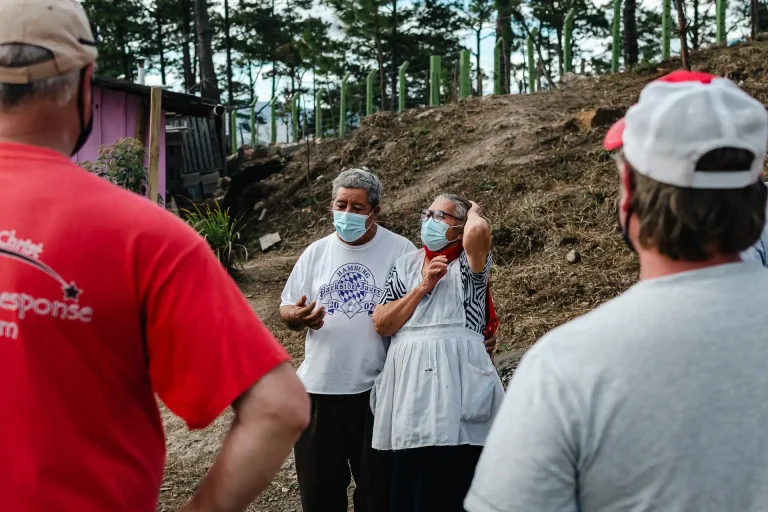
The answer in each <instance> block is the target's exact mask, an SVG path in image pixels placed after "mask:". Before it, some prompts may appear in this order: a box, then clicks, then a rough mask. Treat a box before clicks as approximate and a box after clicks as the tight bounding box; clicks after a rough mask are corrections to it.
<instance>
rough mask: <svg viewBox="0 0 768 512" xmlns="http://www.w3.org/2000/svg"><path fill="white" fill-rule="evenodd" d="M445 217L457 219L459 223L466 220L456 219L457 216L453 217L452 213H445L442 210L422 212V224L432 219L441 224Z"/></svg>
mask: <svg viewBox="0 0 768 512" xmlns="http://www.w3.org/2000/svg"><path fill="white" fill-rule="evenodd" d="M445 217H450V218H452V219H456V220H457V221H459V222H460V221H462V220H464V219H460V218H458V217H456V216H455V215H451V214H450V213H445V212H444V211H442V210H421V220H422V222H423V221H425V220H427V219H429V218H432V219H434V220H435V221H436V222H441V221H442V220H443V219H444V218H445Z"/></svg>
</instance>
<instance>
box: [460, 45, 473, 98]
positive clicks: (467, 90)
mask: <svg viewBox="0 0 768 512" xmlns="http://www.w3.org/2000/svg"><path fill="white" fill-rule="evenodd" d="M459 67H460V70H459V75H460V78H459V98H460V99H462V100H463V99H465V98H466V97H467V96H469V95H470V94H472V84H471V83H470V81H469V68H470V65H469V50H461V62H460V66H459Z"/></svg>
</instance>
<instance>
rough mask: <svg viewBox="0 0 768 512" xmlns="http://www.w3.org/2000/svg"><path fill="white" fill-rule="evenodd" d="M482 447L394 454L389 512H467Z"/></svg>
mask: <svg viewBox="0 0 768 512" xmlns="http://www.w3.org/2000/svg"><path fill="white" fill-rule="evenodd" d="M482 451H483V447H482V446H469V445H461V446H428V447H425V448H414V449H411V450H400V451H396V452H393V457H392V494H391V499H390V512H464V498H465V497H466V496H467V493H468V492H469V487H470V486H471V485H472V479H473V478H474V476H475V467H476V466H477V461H478V460H479V459H480V453H481V452H482Z"/></svg>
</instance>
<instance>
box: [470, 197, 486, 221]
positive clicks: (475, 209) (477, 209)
mask: <svg viewBox="0 0 768 512" xmlns="http://www.w3.org/2000/svg"><path fill="white" fill-rule="evenodd" d="M469 204H471V205H472V208H470V209H469V213H476V214H477V215H479V216H480V217H482V216H483V207H482V206H480V205H479V204H477V203H476V202H474V201H470V202H469Z"/></svg>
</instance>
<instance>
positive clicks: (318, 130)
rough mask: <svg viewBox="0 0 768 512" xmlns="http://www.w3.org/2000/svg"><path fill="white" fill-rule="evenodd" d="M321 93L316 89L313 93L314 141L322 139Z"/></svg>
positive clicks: (321, 91)
mask: <svg viewBox="0 0 768 512" xmlns="http://www.w3.org/2000/svg"><path fill="white" fill-rule="evenodd" d="M324 92H325V91H323V90H322V89H318V90H317V92H316V93H315V139H322V138H323V93H324Z"/></svg>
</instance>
